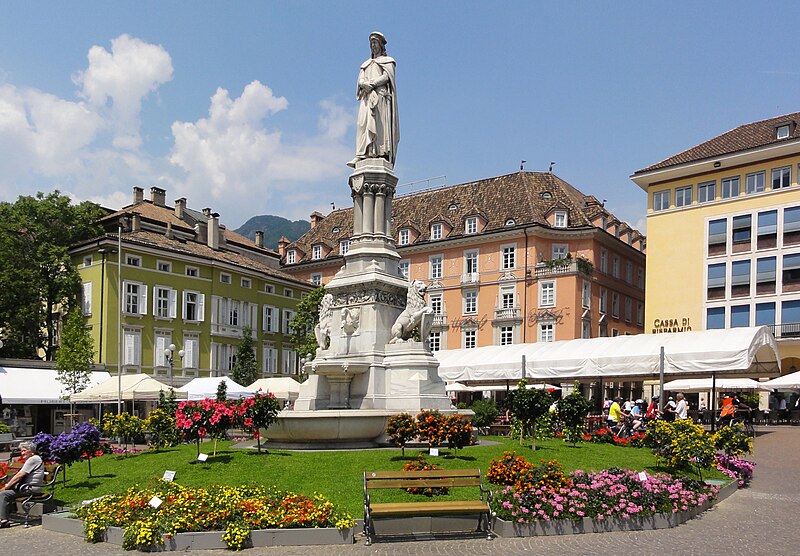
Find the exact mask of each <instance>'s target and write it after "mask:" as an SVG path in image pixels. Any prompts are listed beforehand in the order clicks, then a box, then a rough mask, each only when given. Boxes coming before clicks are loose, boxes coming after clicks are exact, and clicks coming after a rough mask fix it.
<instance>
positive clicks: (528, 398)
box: [509, 379, 553, 450]
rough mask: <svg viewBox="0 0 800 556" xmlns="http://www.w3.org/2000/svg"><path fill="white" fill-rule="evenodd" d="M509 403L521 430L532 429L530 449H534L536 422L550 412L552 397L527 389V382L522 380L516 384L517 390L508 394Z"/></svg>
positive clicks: (541, 391) (545, 392)
mask: <svg viewBox="0 0 800 556" xmlns="http://www.w3.org/2000/svg"><path fill="white" fill-rule="evenodd" d="M509 398H510V400H509V403H510V405H511V411H512V413H513V414H514V418H515V419H517V420H519V421H520V423H522V425H523V429H531V428H532V429H533V432H532V435H531V436H532V438H533V443H532V444H531V448H533V449H534V450H535V449H536V424H537V420H538V419H539V418H540V417H541V416H542V415H544V414H546V413H547V412H548V411H549V410H550V406H551V405H552V403H553V397H552V395H551V394H550V392H548V391H546V390H544V389H539V388H530V389H529V388H528V382H527V381H526V380H525V379H523V380H520V381H519V383H518V384H517V389H516V390H513V391H511V392H510V393H509ZM522 437H523V434H522V433H521V434H520V437H519V443H520V445H521V444H522Z"/></svg>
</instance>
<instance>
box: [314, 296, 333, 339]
mask: <svg viewBox="0 0 800 556" xmlns="http://www.w3.org/2000/svg"><path fill="white" fill-rule="evenodd" d="M332 320H333V296H332V295H331V294H329V293H326V294H325V295H324V296H322V301H320V302H319V322H318V323H317V324H316V326H314V337H315V338H316V339H317V345H319V348H318V349H317V352H320V351H325V350H326V349H328V346H329V345H330V340H331V321H332Z"/></svg>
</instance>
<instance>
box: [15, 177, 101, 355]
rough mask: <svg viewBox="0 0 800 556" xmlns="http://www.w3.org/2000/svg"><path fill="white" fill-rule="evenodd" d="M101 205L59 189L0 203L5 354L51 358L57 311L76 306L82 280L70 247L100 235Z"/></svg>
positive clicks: (53, 349) (53, 347)
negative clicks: (74, 200) (74, 199)
mask: <svg viewBox="0 0 800 556" xmlns="http://www.w3.org/2000/svg"><path fill="white" fill-rule="evenodd" d="M103 214H104V212H103V209H101V208H100V207H99V206H98V205H96V204H94V203H89V202H83V203H80V204H78V205H73V204H71V202H70V199H69V197H67V196H65V195H62V194H61V193H59V192H58V191H53V192H52V193H49V194H46V195H45V194H44V193H41V192H40V193H37V194H36V196H35V197H30V196H22V197H19V198H18V199H17V201H16V202H15V203H7V202H6V203H0V329H2V330H3V343H4V346H3V355H4V356H6V357H20V358H26V359H35V358H37V357H38V351H39V350H40V349H41V350H43V351H44V354H45V359H46V360H48V361H52V360H53V356H54V354H55V336H56V328H57V325H58V318H59V317H58V315H59V312H62V311H63V312H69V310H70V309H71V308H72V307H73V306H75V305H77V303H78V300H79V296H80V293H81V281H80V276H79V275H78V271H77V269H76V268H75V265H73V264H72V260H71V259H70V256H69V252H68V250H69V247H70V246H71V245H73V244H75V243H77V242H79V241H81V240H84V239H87V238H90V237H94V236H97V235H99V234H100V233H101V228H100V227H99V226H98V225H96V224H95V222H96V221H97V220H98V219H99V218H100V217H101V216H102V215H103Z"/></svg>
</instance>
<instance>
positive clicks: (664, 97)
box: [0, 0, 800, 229]
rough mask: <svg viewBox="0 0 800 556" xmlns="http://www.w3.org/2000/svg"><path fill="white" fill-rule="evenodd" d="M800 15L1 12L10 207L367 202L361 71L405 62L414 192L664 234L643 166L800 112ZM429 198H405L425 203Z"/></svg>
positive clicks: (1, 107) (656, 7) (8, 5)
mask: <svg viewBox="0 0 800 556" xmlns="http://www.w3.org/2000/svg"><path fill="white" fill-rule="evenodd" d="M798 20H800V3H798V2H768V3H745V2H662V3H655V2H571V1H561V2H550V3H543V2H512V1H509V2H430V1H428V2H418V1H404V2H378V1H374V2H354V1H350V2H303V1H287V2H268V1H263V2H226V3H223V2H163V1H161V2H152V1H147V0H143V1H140V2H135V3H134V2H127V3H122V2H60V3H56V2H47V3H45V2H11V1H8V0H3V1H0V200H3V201H13V200H14V199H16V197H17V196H18V195H22V194H33V193H35V192H36V191H39V190H41V191H50V190H52V189H54V188H58V189H60V190H61V191H63V192H66V193H68V194H70V195H71V196H73V197H74V198H75V199H80V200H83V199H90V200H94V201H98V202H101V203H103V204H104V205H106V206H109V207H111V208H119V207H121V206H123V205H125V204H128V203H129V202H130V199H131V189H132V187H133V186H134V185H140V186H142V187H144V188H145V189H146V190H147V189H149V187H150V186H152V185H157V186H159V187H163V188H164V189H166V190H167V198H168V202H169V203H172V201H173V200H174V199H176V198H178V197H187V198H188V203H189V206H191V207H193V208H203V207H207V206H208V207H211V208H213V209H214V210H215V211H218V212H220V213H221V215H222V217H221V219H222V222H223V223H225V224H227V225H228V226H229V227H233V228H235V227H238V226H240V225H241V224H242V223H244V221H245V220H247V218H249V217H250V216H253V215H256V214H266V213H269V214H278V215H282V216H285V217H288V218H293V219H295V218H307V217H308V215H309V214H310V213H311V212H312V211H315V210H319V211H320V212H323V213H327V212H328V211H329V210H330V208H331V203H335V204H336V206H337V207H342V206H349V205H350V203H351V201H350V197H349V194H348V192H349V190H348V187H347V176H348V174H349V168H347V167H346V166H345V163H346V162H347V161H348V160H350V158H352V153H353V150H354V141H355V139H354V127H353V124H354V122H355V114H356V109H357V106H356V102H355V99H354V97H355V80H356V74H357V70H358V66H359V65H360V64H361V62H362V61H363V60H365V59H366V58H367V57H368V55H369V45H368V40H367V37H368V34H369V33H370V32H371V31H373V30H380V31H382V32H383V33H384V35H385V36H386V37H387V39H388V45H387V49H388V53H389V55H390V56H392V57H394V58H395V59H396V60H397V83H398V97H399V112H400V127H401V141H400V147H399V154H398V161H397V166H396V169H395V170H396V173H397V174H398V177H399V178H400V183H401V184H408V183H410V182H417V181H420V180H426V179H429V178H434V177H438V176H446V178H442V179H437V180H433V181H432V182H430V185H441V184H443V183H446V184H449V185H453V184H458V183H464V182H467V181H472V180H476V179H480V178H485V177H491V176H497V175H502V174H506V173H510V172H514V171H516V170H517V169H518V168H519V164H520V160H523V159H524V160H526V161H527V162H526V164H525V168H526V169H527V170H541V171H545V170H547V168H548V166H549V164H550V162H551V161H554V162H555V166H554V172H555V173H556V174H558V175H559V176H560V177H562V178H563V179H565V180H567V181H568V182H569V183H571V184H572V185H574V186H575V187H577V188H578V189H580V190H581V191H583V192H584V193H587V194H594V195H595V196H597V197H598V198H600V199H606V200H607V203H606V206H607V208H609V209H610V210H611V211H612V212H614V213H615V214H616V215H617V216H619V217H621V218H622V219H624V220H627V221H628V222H630V223H631V224H633V225H634V226H636V227H638V228H640V229H643V228H644V226H645V224H644V214H645V205H646V200H645V196H644V193H643V192H641V190H639V188H638V187H637V186H635V185H634V184H633V183H632V182H631V181H630V179H629V176H630V174H632V173H633V172H634V171H635V170H637V169H639V168H642V167H645V166H647V165H649V164H652V163H654V162H657V161H659V160H661V159H663V158H666V157H668V156H671V155H673V154H675V153H677V152H679V151H681V150H684V149H686V148H688V147H690V146H692V145H695V144H697V143H700V142H702V141H704V140H706V139H709V138H711V137H713V136H715V135H718V134H719V133H722V132H725V131H727V130H729V129H731V128H733V127H736V126H737V125H740V124H743V123H747V122H751V121H756V120H759V119H763V118H768V117H772V116H775V115H778V114H784V113H789V112H794V111H798V110H800V64H799V63H798V62H797V56H796V52H797V49H796V47H795V43H796V37H795V34H796V33H795V32H794V22H796V21H798ZM415 187H416V188H419V187H422V185H416V186H406V187H403V188H401V189H400V191H401V193H402V192H409V191H411V190H412V189H414V188H415Z"/></svg>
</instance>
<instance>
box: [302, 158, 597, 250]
mask: <svg viewBox="0 0 800 556" xmlns="http://www.w3.org/2000/svg"><path fill="white" fill-rule="evenodd" d="M545 193H549V194H550V195H549V198H547V197H548V196H547V195H544V196H543V194H545ZM554 207H566V208H567V209H568V210H569V228H583V227H589V226H592V218H593V217H594V216H595V215H596V214H597V213H598V211H599V210H603V209H602V206H600V204H599V203H598V202H597V199H596V198H595V197H593V196H590V195H584V194H583V193H582V192H580V191H578V190H577V189H575V188H574V187H573V186H571V185H570V184H568V183H567V182H565V181H564V180H562V179H561V178H559V177H558V176H555V175H553V174H551V173H549V172H515V173H513V174H507V175H504V176H498V177H494V178H488V179H483V180H478V181H474V182H469V183H464V184H461V185H454V186H450V187H443V188H441V189H436V190H432V191H424V192H421V193H415V194H411V195H406V196H403V197H396V198H395V199H394V200H393V201H392V216H393V221H394V223H395V224H394V226H393V228H394V230H393V231H394V233H395V234H397V231H398V226H399V227H400V228H402V227H413V228H415V229H416V230H418V231H419V232H420V236H419V237H418V238H417V240H416V242H415V244H416V243H421V242H425V241H428V240H430V225H431V224H432V223H434V222H437V221H442V220H443V219H446V221H447V222H448V223H450V224H451V225H452V226H453V229H452V230H451V231H450V233H449V234H448V235H447V238H448V239H449V238H453V237H458V236H463V235H464V223H465V218H466V217H467V216H472V215H476V214H480V215H481V216H482V217H483V218H485V219H486V226H485V228H484V229H483V231H482V233H487V232H493V231H499V230H502V229H507V228H508V226H506V222H507V221H508V220H509V219H511V220H513V221H514V226H515V227H516V226H529V225H534V224H538V225H541V226H546V227H547V226H549V223H548V221H547V214H548V213H549V211H550V210H551V209H553V208H554ZM334 230H338V231H334ZM352 234H353V209H352V208H348V209H339V210H335V211H333V212H331V213H330V214H329V215H328V216H327V217H325V219H324V220H322V222H320V223H319V224H317V225H316V226H315V227H314V228H312V229H310V230H309V231H308V232H306V233H305V234H304V235H303V236H302V237H300V238H299V239H298V240H297V241H295V242H294V243H291V244H290V245H289V247H288V249H291V248H293V247H294V248H297V249H298V250H299V251H302V252H303V253H306V254H309V253H311V246H312V245H314V244H316V243H327V244H330V245H338V242H339V241H340V240H342V239H346V238H349V237H350V236H351V235H352ZM332 254H334V255H335V254H338V250H334V252H333V253H332ZM307 258H308V257H306V259H307ZM298 262H301V261H298ZM302 262H305V260H304V261H302Z"/></svg>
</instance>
